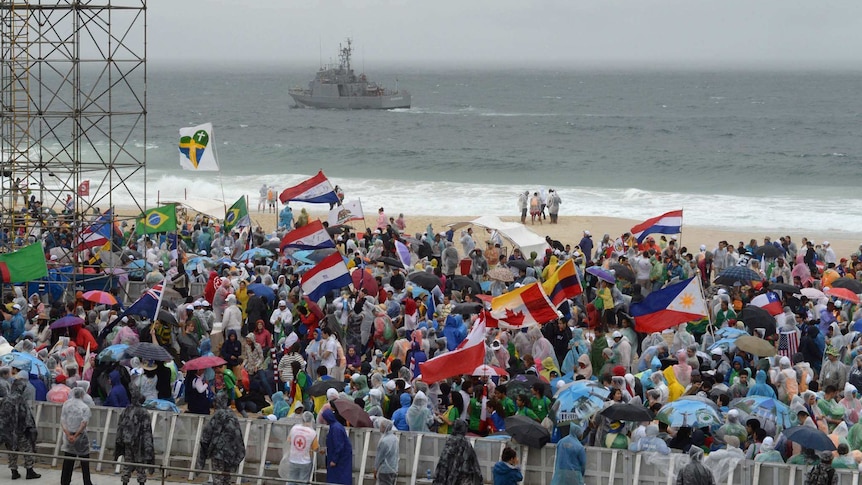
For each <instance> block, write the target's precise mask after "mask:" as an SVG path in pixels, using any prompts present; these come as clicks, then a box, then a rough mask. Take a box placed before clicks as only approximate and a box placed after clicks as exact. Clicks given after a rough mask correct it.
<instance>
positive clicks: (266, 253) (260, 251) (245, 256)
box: [239, 248, 275, 261]
mask: <svg viewBox="0 0 862 485" xmlns="http://www.w3.org/2000/svg"><path fill="white" fill-rule="evenodd" d="M273 256H275V254H274V253H273V252H272V251H270V250H269V249H266V248H251V249H249V250H248V251H245V252H243V253H242V254H240V255H239V260H240V261H248V260H250V259H264V258H271V257H273Z"/></svg>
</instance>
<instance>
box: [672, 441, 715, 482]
mask: <svg viewBox="0 0 862 485" xmlns="http://www.w3.org/2000/svg"><path fill="white" fill-rule="evenodd" d="M688 456H689V457H690V458H691V462H690V463H689V464H688V465H686V466H685V468H683V469H682V470H680V472H679V475H677V477H676V485H715V478H714V477H713V476H712V472H711V471H709V469H708V468H706V467H705V466H703V463H702V461H703V450H702V449H700V448H699V447H697V446H692V447H691V448H690V449H689V451H688Z"/></svg>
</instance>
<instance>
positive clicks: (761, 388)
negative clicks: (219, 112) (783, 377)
mask: <svg viewBox="0 0 862 485" xmlns="http://www.w3.org/2000/svg"><path fill="white" fill-rule="evenodd" d="M754 381H755V384H754V385H753V386H751V388H750V389H748V397H751V396H763V397H771V398H772V399H778V396H776V395H775V390H773V389H772V388H771V387H769V384H767V383H766V371H764V370H763V369H761V370H759V371H757V374H755V376H754Z"/></svg>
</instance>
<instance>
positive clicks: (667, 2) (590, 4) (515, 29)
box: [148, 0, 862, 69]
mask: <svg viewBox="0 0 862 485" xmlns="http://www.w3.org/2000/svg"><path fill="white" fill-rule="evenodd" d="M148 9H149V10H148V12H149V17H148V23H149V34H148V58H149V61H151V62H159V61H167V60H184V61H186V62H192V60H194V61H213V60H221V61H232V60H247V61H273V62H276V63H278V64H308V63H315V64H316V63H317V61H318V55H319V52H320V47H321V46H322V52H323V59H324V61H327V60H328V59H330V58H332V57H334V56H335V54H336V50H337V47H338V43H339V42H340V41H342V40H343V39H344V38H345V37H347V36H351V37H353V38H354V41H355V45H356V47H357V50H356V52H357V54H358V55H359V56H362V57H364V58H365V59H366V60H367V61H369V62H370V61H372V60H373V62H374V63H386V64H403V65H415V66H421V65H423V64H426V63H441V62H442V63H451V64H456V65H458V64H468V63H483V64H489V65H501V66H511V65H526V64H531V65H547V66H549V67H558V68H565V67H577V66H578V65H579V64H607V65H626V64H632V65H635V64H637V65H650V64H671V65H674V64H676V65H683V66H684V65H690V64H698V65H705V66H709V65H733V64H739V65H743V66H752V65H754V66H757V65H783V66H787V67H805V66H818V65H830V66H835V67H844V68H848V69H859V68H860V67H862V29H860V22H862V1H860V0H831V1H830V0H826V1H808V0H532V1H530V0H520V1H519V0H426V1H413V0H388V1H387V0H234V1H227V0H156V1H151V2H148ZM359 58H361V57H358V59H359Z"/></svg>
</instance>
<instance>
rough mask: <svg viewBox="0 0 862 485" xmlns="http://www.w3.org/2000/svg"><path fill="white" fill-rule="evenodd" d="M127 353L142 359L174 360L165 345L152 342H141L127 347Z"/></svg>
mask: <svg viewBox="0 0 862 485" xmlns="http://www.w3.org/2000/svg"><path fill="white" fill-rule="evenodd" d="M126 355H128V356H129V357H138V358H140V359H141V360H142V361H145V360H157V361H160V362H170V361H172V360H174V358H173V357H171V354H169V353H168V351H167V350H165V348H164V347H162V346H161V345H157V344H154V343H150V342H141V343H139V344H135V345H132V346H131V347H129V348H128V349H126Z"/></svg>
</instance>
